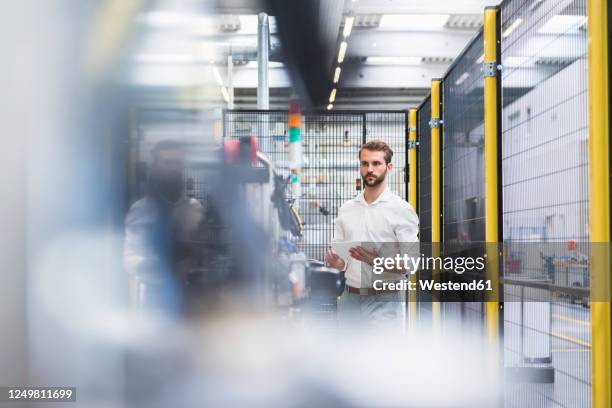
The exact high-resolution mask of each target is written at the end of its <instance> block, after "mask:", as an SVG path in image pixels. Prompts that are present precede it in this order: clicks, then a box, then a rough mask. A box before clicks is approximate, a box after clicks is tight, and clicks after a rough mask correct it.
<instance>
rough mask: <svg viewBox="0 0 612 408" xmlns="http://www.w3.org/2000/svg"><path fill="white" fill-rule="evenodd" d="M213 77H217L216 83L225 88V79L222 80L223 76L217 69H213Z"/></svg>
mask: <svg viewBox="0 0 612 408" xmlns="http://www.w3.org/2000/svg"><path fill="white" fill-rule="evenodd" d="M212 71H213V75H214V76H215V81H217V83H218V84H219V85H221V86H223V79H221V74H220V73H219V70H218V69H217V67H212Z"/></svg>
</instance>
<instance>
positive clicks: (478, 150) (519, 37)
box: [418, 0, 591, 407]
mask: <svg viewBox="0 0 612 408" xmlns="http://www.w3.org/2000/svg"><path fill="white" fill-rule="evenodd" d="M500 10H501V30H500V32H501V61H499V62H501V64H502V65H503V70H502V71H501V72H502V73H501V76H500V77H501V84H502V95H501V103H502V109H501V134H502V142H501V143H502V145H501V151H502V158H501V159H502V164H501V171H502V188H501V193H502V197H503V202H502V203H501V205H502V221H503V225H502V230H503V251H504V263H503V278H504V280H505V282H506V283H505V284H504V302H505V307H504V327H503V333H504V350H505V352H504V358H505V363H506V365H507V366H510V367H521V368H534V369H542V368H544V369H549V370H552V371H553V372H554V382H553V383H547V384H537V383H534V384H514V385H508V386H507V387H506V389H505V403H506V406H508V407H525V406H529V407H540V406H541V407H544V406H553V405H554V406H562V407H586V406H590V392H591V391H590V387H591V378H590V372H591V367H590V359H591V355H590V354H591V353H590V348H591V345H590V341H591V340H590V336H591V324H590V313H589V308H588V305H589V300H588V294H589V290H588V289H589V281H590V279H589V265H588V254H589V249H588V247H587V243H588V240H589V236H588V193H589V187H588V116H587V115H588V110H587V109H588V108H587V107H588V100H587V97H588V88H587V82H588V67H587V32H586V24H587V18H586V1H585V0H564V1H554V2H542V1H538V2H533V1H528V0H506V1H504V2H502V4H501V6H500ZM483 61H484V53H483V33H482V31H481V32H480V33H479V34H478V35H477V36H476V37H475V38H474V40H473V41H472V42H471V43H470V45H469V46H468V47H467V48H466V49H465V50H464V52H463V53H462V54H461V55H460V56H459V58H457V59H456V61H455V63H454V64H453V66H452V67H451V69H450V70H449V71H448V73H447V74H446V76H445V77H444V80H443V95H444V102H445V103H444V110H443V119H444V125H443V126H444V127H443V129H444V137H443V185H444V187H443V210H444V217H443V220H444V221H443V227H444V230H443V239H444V242H445V244H448V243H453V242H460V243H470V242H483V241H485V219H484V216H485V212H484V208H485V207H484V204H485V201H486V197H485V179H484V177H485V171H484V126H483V124H484V100H483V97H484V86H483V85H484V80H483V72H482V64H483ZM418 115H419V141H420V146H419V170H420V172H421V174H420V177H419V215H420V218H421V232H420V234H421V235H420V236H421V240H422V241H424V242H430V241H431V221H430V220H431V178H430V177H429V176H430V166H431V162H430V158H431V149H430V145H429V144H428V141H429V139H428V137H429V135H430V133H429V128H428V125H427V122H428V121H429V118H430V116H431V111H430V106H429V100H428V99H427V100H425V101H424V103H423V104H422V105H421V107H420V108H419V113H418ZM551 243H554V244H555V245H546V246H542V245H541V244H551ZM538 244H540V245H538ZM461 247H462V248H466V246H465V245H462V246H461ZM468 248H469V245H468ZM534 251H535V252H537V253H535V252H534ZM445 255H452V254H449V253H445ZM538 285H541V286H538ZM547 285H548V286H547ZM551 287H554V290H552V289H551ZM543 299H547V300H543ZM443 310H444V311H445V318H446V317H451V318H452V317H456V318H458V319H460V320H462V321H463V322H464V324H465V321H467V320H471V321H472V322H473V323H475V326H481V327H482V326H483V324H484V319H483V317H484V307H483V304H482V303H478V302H468V303H465V302H464V303H463V304H461V305H459V306H458V305H452V306H451V305H444V307H443Z"/></svg>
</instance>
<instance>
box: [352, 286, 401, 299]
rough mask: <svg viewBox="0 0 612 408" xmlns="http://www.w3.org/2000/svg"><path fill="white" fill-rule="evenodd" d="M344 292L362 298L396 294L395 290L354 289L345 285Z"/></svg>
mask: <svg viewBox="0 0 612 408" xmlns="http://www.w3.org/2000/svg"><path fill="white" fill-rule="evenodd" d="M344 290H346V291H347V292H348V293H355V294H357V295H363V296H374V295H380V294H381V293H397V290H388V289H385V290H376V289H373V288H361V289H360V288H354V287H352V286H349V285H346V286H345V287H344Z"/></svg>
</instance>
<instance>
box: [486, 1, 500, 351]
mask: <svg viewBox="0 0 612 408" xmlns="http://www.w3.org/2000/svg"><path fill="white" fill-rule="evenodd" d="M499 37H500V36H499V9H498V8H497V7H487V8H485V12H484V65H483V71H484V77H485V78H484V126H485V127H484V129H485V134H484V149H485V240H486V249H487V279H489V280H491V287H492V288H493V290H492V291H491V293H490V294H489V295H488V296H487V302H486V303H485V305H486V306H485V307H486V309H485V310H486V328H487V339H488V343H489V351H490V352H491V356H492V358H493V359H494V360H493V361H497V362H501V360H500V357H501V354H500V352H501V348H500V339H499V337H500V336H499V334H500V329H501V324H502V321H501V319H500V314H501V308H500V306H501V301H500V295H501V293H500V275H501V273H500V272H501V271H500V259H501V252H500V245H499V243H500V242H501V241H502V239H503V237H502V234H501V227H500V218H501V215H500V213H501V212H500V204H501V190H500V187H501V183H500V176H501V171H500V151H501V150H500V139H501V137H500V135H501V133H500V131H501V126H500V116H499V112H500V108H501V107H500V95H501V93H500V85H501V84H500V80H499V76H498V72H499V70H498V65H499V62H500V47H499V41H500V38H499Z"/></svg>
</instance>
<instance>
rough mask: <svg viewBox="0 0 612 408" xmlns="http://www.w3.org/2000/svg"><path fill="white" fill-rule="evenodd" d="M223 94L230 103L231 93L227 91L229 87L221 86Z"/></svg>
mask: <svg viewBox="0 0 612 408" xmlns="http://www.w3.org/2000/svg"><path fill="white" fill-rule="evenodd" d="M221 94H222V95H223V99H224V100H225V102H226V103H229V93H227V88H226V87H224V86H222V87H221Z"/></svg>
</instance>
